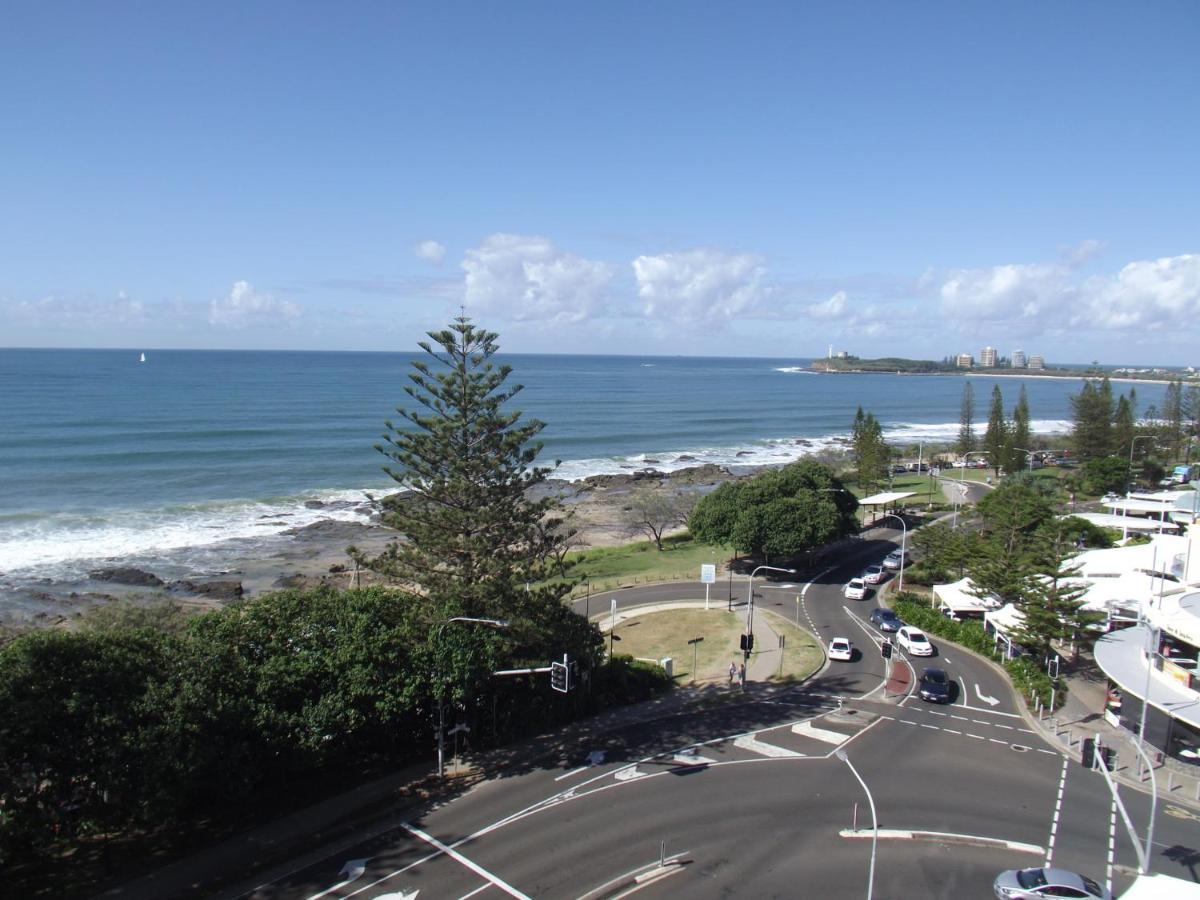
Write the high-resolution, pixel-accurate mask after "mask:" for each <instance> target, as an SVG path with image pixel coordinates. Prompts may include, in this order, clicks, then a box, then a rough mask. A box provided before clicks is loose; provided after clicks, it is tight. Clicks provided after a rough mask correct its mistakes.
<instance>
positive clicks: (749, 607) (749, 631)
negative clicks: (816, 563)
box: [742, 566, 796, 665]
mask: <svg viewBox="0 0 1200 900" xmlns="http://www.w3.org/2000/svg"><path fill="white" fill-rule="evenodd" d="M763 569H767V570H768V571H771V572H787V573H788V574H789V575H795V574H796V570H795V569H781V568H779V567H778V566H759V567H758V568H757V569H755V570H754V571H753V572H751V573H750V580H749V582H748V590H749V598H748V599H747V601H746V649H745V650H743V651H742V664H743V665H745V664H746V663H747V662H749V661H750V649H749V647H750V636H751V635H753V634H754V576H755V575H757V574H758V573H759V572H761V571H762V570H763Z"/></svg>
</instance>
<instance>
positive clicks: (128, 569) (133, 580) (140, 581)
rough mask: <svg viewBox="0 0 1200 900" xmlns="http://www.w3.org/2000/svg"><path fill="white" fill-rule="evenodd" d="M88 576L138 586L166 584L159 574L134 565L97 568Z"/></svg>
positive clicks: (97, 579)
mask: <svg viewBox="0 0 1200 900" xmlns="http://www.w3.org/2000/svg"><path fill="white" fill-rule="evenodd" d="M88 577H89V578H91V579H92V580H93V581H111V582H112V583H113V584H133V585H137V586H138V587H162V586H163V585H165V584H166V582H165V581H163V580H162V579H161V578H159V577H158V576H157V575H154V574H153V573H151V572H145V571H143V570H142V569H135V568H133V567H132V566H115V567H113V568H111V569H96V570H95V571H94V572H88Z"/></svg>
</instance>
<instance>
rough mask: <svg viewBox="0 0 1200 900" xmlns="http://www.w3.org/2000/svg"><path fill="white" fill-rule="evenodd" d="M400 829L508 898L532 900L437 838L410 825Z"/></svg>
mask: <svg viewBox="0 0 1200 900" xmlns="http://www.w3.org/2000/svg"><path fill="white" fill-rule="evenodd" d="M402 827H403V828H404V830H405V831H407V832H409V833H410V834H415V835H416V836H417V837H419V838H420V839H421V840H423V841H425V842H426V843H429V844H432V845H433V846H434V847H436V848H437V849H438V850H441V851H442V852H443V853H445V854H446V855H447V856H449V857H450V858H451V859H453V860H455V861H457V862H458V863H460V864H461V865H464V866H466V867H467V868H468V869H470V870H471V871H472V872H474V873H475V874H476V875H478V876H479V877H480V878H484V879H487V880H488V881H490V882H491V883H492V884H494V885H495V886H496V887H498V888H500V890H502V891H504V893H506V894H508V895H509V896H510V897H519V898H521V900H532V898H531V897H530V896H529V895H528V894H523V893H521V892H520V891H518V890H517V889H516V888H515V887H513V886H512V885H511V884H509V883H508V882H506V881H505V880H504V879H502V878H500V877H499V876H497V875H493V874H492V873H491V872H489V871H488V870H487V869H485V868H484V867H483V866H481V865H479V864H477V863H474V862H472V861H471V860H469V859H467V858H466V857H465V856H463V855H462V854H461V853H459V852H458V851H457V850H455V849H453V848H451V847H448V846H446V845H445V844H443V843H442V842H441V841H439V840H438V839H437V838H435V837H434V836H433V835H431V834H426V833H425V832H424V831H422V830H421V829H420V828H415V827H413V826H412V825H407V824H406V825H404V826H402Z"/></svg>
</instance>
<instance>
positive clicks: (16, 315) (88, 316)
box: [0, 291, 175, 328]
mask: <svg viewBox="0 0 1200 900" xmlns="http://www.w3.org/2000/svg"><path fill="white" fill-rule="evenodd" d="M174 310H175V307H174V306H171V307H170V308H169V309H168V307H167V305H165V304H162V303H155V304H147V303H143V302H142V301H141V300H135V299H133V298H131V297H129V296H128V295H127V294H126V293H125V292H124V291H119V292H118V293H117V296H116V297H112V298H105V299H95V298H91V297H78V298H70V297H58V296H55V295H54V294H48V295H47V296H45V297H39V298H38V299H37V300H11V299H4V300H2V301H0V312H3V314H4V317H5V318H7V319H11V320H13V321H15V322H20V323H22V324H29V325H37V326H47V327H62V328H72V327H88V328H93V327H102V326H111V325H127V326H131V327H132V326H140V325H148V324H152V323H153V322H155V321H156V320H160V319H161V318H162V317H163V315H162V314H163V313H169V312H172V311H174Z"/></svg>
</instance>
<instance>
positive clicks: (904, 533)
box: [883, 513, 908, 591]
mask: <svg viewBox="0 0 1200 900" xmlns="http://www.w3.org/2000/svg"><path fill="white" fill-rule="evenodd" d="M883 518H885V519H895V520H896V521H897V522H899V523H900V529H901V530H900V583H899V585H898V590H901V591H902V590H904V561H905V559H907V558H908V523H907V522H905V521H904V518H903V517H902V516H898V515H896V514H895V513H884V514H883Z"/></svg>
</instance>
